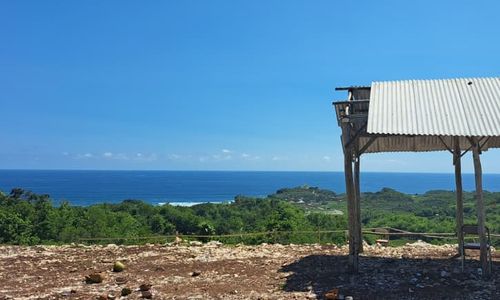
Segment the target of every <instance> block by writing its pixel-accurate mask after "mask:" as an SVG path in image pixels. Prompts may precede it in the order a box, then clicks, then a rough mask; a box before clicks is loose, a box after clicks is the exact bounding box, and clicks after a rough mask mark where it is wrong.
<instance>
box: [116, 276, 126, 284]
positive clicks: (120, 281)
mask: <svg viewBox="0 0 500 300" xmlns="http://www.w3.org/2000/svg"><path fill="white" fill-rule="evenodd" d="M127 281H128V279H127V278H125V277H116V278H115V282H116V284H118V285H121V284H125V283H127Z"/></svg>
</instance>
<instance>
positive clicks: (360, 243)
mask: <svg viewBox="0 0 500 300" xmlns="http://www.w3.org/2000/svg"><path fill="white" fill-rule="evenodd" d="M356 145H358V143H356ZM357 149H358V147H356V150H357ZM360 160H361V156H360V155H359V154H358V153H356V157H355V160H354V186H355V192H356V197H355V203H354V204H355V205H354V209H355V212H354V213H355V216H356V224H357V225H358V228H357V229H356V235H357V241H358V251H359V253H362V252H363V237H362V235H361V188H360V179H359V176H360V172H359V169H360Z"/></svg>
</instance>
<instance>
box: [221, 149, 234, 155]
mask: <svg viewBox="0 0 500 300" xmlns="http://www.w3.org/2000/svg"><path fill="white" fill-rule="evenodd" d="M231 152H232V151H231V150H228V149H222V153H226V154H228V153H231Z"/></svg>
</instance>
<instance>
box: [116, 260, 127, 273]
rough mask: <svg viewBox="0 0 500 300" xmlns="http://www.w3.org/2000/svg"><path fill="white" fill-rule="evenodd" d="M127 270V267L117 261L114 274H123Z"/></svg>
mask: <svg viewBox="0 0 500 300" xmlns="http://www.w3.org/2000/svg"><path fill="white" fill-rule="evenodd" d="M123 270H125V265H124V264H123V263H122V262H119V261H116V262H115V264H114V265H113V272H122V271H123Z"/></svg>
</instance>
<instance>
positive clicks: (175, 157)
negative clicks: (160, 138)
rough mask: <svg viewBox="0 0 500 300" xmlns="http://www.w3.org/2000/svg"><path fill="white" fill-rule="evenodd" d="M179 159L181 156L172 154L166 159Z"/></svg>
mask: <svg viewBox="0 0 500 300" xmlns="http://www.w3.org/2000/svg"><path fill="white" fill-rule="evenodd" d="M180 158H182V156H181V155H179V154H175V153H174V154H169V155H168V159H171V160H176V159H180Z"/></svg>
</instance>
